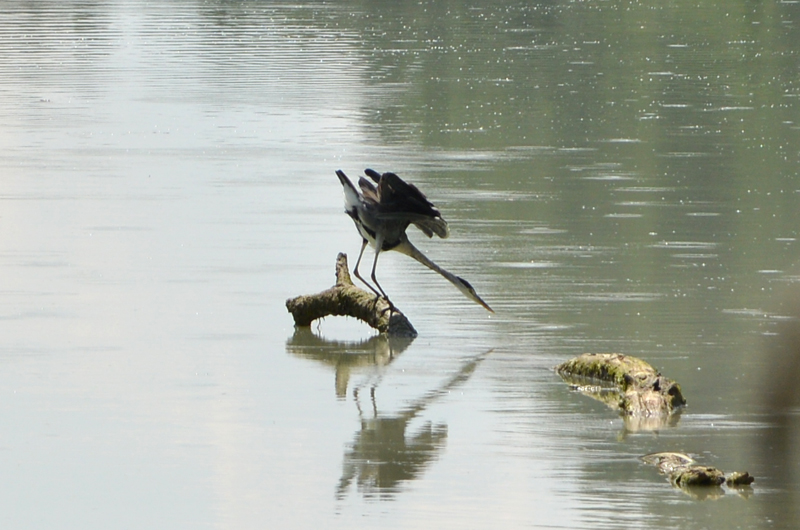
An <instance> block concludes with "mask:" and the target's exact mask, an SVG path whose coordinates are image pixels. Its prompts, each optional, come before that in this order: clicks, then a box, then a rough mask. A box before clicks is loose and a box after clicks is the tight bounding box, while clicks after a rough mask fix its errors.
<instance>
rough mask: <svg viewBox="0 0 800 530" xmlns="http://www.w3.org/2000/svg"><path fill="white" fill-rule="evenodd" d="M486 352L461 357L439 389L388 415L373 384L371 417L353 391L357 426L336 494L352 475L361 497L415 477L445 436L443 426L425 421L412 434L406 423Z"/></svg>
mask: <svg viewBox="0 0 800 530" xmlns="http://www.w3.org/2000/svg"><path fill="white" fill-rule="evenodd" d="M489 353H491V350H490V351H487V352H485V353H482V354H480V355H477V356H475V357H472V358H471V359H468V360H466V361H464V363H463V364H462V366H461V368H460V369H459V370H458V372H456V374H455V375H453V376H452V377H450V378H449V379H448V380H446V381H445V382H444V383H443V384H442V385H440V386H439V387H438V388H436V389H434V390H432V391H429V392H426V393H425V394H424V395H423V396H422V397H421V398H420V399H418V400H415V401H413V402H412V403H411V404H410V405H409V406H408V407H406V408H405V409H403V410H401V411H400V412H399V413H398V414H395V415H392V416H380V415H379V413H378V410H377V405H376V402H375V388H376V386H377V384H378V382H379V381H378V382H375V383H374V384H373V385H371V386H370V400H371V402H372V416H371V417H369V416H368V417H366V418H365V417H364V415H363V413H362V410H361V406H360V405H359V396H358V392H359V390H360V389H361V388H362V387H356V388H355V389H354V390H353V396H354V398H355V401H356V406H357V407H358V412H359V417H360V418H361V429H360V430H359V431H358V432H356V436H355V439H354V440H353V442H352V443H351V444H349V448H348V450H347V452H346V453H345V455H344V466H343V467H344V469H343V471H342V478H341V480H340V481H339V486H338V488H337V497H339V498H340V499H341V498H344V496H345V494H346V492H347V489H348V487H349V486H350V484H351V483H352V482H353V480H354V479H355V481H356V483H357V485H358V489H359V490H360V491H361V493H362V494H363V495H364V496H365V497H369V496H372V495H377V496H387V495H391V494H392V493H394V492H396V491H397V488H398V486H399V484H400V483H401V482H403V481H407V480H413V479H415V478H417V477H418V476H419V475H420V474H421V473H422V472H423V471H424V469H425V467H426V466H427V465H428V463H430V462H431V461H432V460H434V459H435V458H436V455H437V454H438V452H439V451H440V450H441V449H442V447H443V446H444V441H445V440H446V439H447V425H445V424H436V425H434V424H432V423H430V422H427V423H426V424H425V425H423V426H422V427H420V428H418V429H416V431H415V432H414V433H412V434H409V433H408V432H407V429H408V425H409V423H411V422H412V421H413V420H414V419H415V418H417V417H419V416H420V415H421V414H422V413H423V412H424V411H425V410H426V409H427V408H428V407H430V405H431V404H433V402H434V401H436V400H437V399H438V398H439V397H441V396H444V395H447V394H448V393H449V392H450V391H451V390H452V389H453V388H455V387H456V386H458V385H459V384H461V383H464V382H465V381H467V380H468V379H469V378H470V377H471V376H472V374H473V373H474V372H475V369H476V368H477V366H478V364H480V362H481V361H482V360H483V359H485V358H486V356H487V355H488V354H489Z"/></svg>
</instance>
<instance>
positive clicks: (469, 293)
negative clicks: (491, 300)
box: [453, 276, 494, 313]
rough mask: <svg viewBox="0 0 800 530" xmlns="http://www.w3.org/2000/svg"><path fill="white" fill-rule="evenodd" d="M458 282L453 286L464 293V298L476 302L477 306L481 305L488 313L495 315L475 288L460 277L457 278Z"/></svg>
mask: <svg viewBox="0 0 800 530" xmlns="http://www.w3.org/2000/svg"><path fill="white" fill-rule="evenodd" d="M456 279H457V280H458V281H457V282H453V284H454V285H455V286H456V287H457V288H458V290H459V291H461V292H462V293H464V296H466V297H467V298H469V299H470V300H472V301H473V302H475V303H476V304H480V305H481V306H483V307H484V308H485V309H486V310H487V311H489V312H491V313H494V309H492V308H491V307H489V304H487V303H486V302H484V301H483V298H481V297H480V296H478V293H476V292H475V288H474V287H472V285H471V284H470V283H469V282H468V281H467V280H465V279H464V278H462V277H460V276H456Z"/></svg>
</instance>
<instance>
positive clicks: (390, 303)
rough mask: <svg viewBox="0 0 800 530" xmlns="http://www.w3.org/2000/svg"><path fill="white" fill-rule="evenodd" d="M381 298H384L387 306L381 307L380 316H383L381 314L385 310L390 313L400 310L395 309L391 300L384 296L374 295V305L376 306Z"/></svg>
mask: <svg viewBox="0 0 800 530" xmlns="http://www.w3.org/2000/svg"><path fill="white" fill-rule="evenodd" d="M381 299H383V300H385V301H386V305H387V306H388V307H385V308H383V310H382V311H381V316H383V314H384V313H386V312H387V311H389V312H390V313H399V312H400V310H399V309H397V307H396V306H395V305H394V304H393V303H392V301H391V300H389V299H388V298H386V297H385V296H376V297H375V306H376V307H377V306H378V301H379V300H381Z"/></svg>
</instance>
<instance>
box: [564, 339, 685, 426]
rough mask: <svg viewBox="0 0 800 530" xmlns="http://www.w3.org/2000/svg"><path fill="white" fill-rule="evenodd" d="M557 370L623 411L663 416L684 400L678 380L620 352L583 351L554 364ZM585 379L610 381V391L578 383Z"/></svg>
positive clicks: (611, 405) (580, 388) (592, 394)
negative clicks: (572, 357)
mask: <svg viewBox="0 0 800 530" xmlns="http://www.w3.org/2000/svg"><path fill="white" fill-rule="evenodd" d="M556 371H558V373H559V375H561V377H562V378H563V379H564V380H565V381H567V382H568V383H571V384H573V385H574V386H575V387H576V388H578V389H579V390H583V391H584V393H585V394H587V395H589V396H590V397H594V398H595V399H599V400H601V401H603V402H605V403H606V404H608V405H609V406H610V407H612V408H616V409H619V410H620V411H621V412H622V413H623V414H625V415H630V416H638V417H666V416H669V415H670V414H672V413H673V412H675V411H676V410H677V409H678V408H680V407H682V406H683V405H685V404H686V400H685V399H684V397H683V394H682V393H681V387H680V385H678V383H676V382H675V381H673V380H671V379H667V378H666V377H664V376H662V375H661V374H660V373H658V371H656V369H655V368H653V367H652V366H650V365H649V364H648V363H646V362H645V361H643V360H641V359H638V358H636V357H631V356H628V355H622V354H621V353H584V354H583V355H580V356H578V357H575V358H574V359H570V360H569V361H567V362H565V363H562V364H560V365H558V366H556ZM586 379H590V380H599V381H602V382H605V383H610V384H613V385H614V388H613V389H612V390H611V391H610V392H609V391H608V389H606V391H605V392H603V388H601V387H588V389H587V387H586V386H584V385H580V383H581V382H585V380H586ZM587 390H589V391H588V392H587ZM592 390H595V391H594V392H593V391H592Z"/></svg>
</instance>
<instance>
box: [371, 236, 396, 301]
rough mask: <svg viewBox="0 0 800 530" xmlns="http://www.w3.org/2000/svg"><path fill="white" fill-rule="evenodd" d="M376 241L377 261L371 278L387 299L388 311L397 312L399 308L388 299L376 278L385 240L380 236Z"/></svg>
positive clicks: (373, 264) (373, 263)
mask: <svg viewBox="0 0 800 530" xmlns="http://www.w3.org/2000/svg"><path fill="white" fill-rule="evenodd" d="M375 241H376V245H375V260H374V261H373V262H372V274H371V275H370V278H372V281H373V282H375V285H376V286H377V287H378V289H379V290H380V292H381V295H383V297H384V298H385V299H386V301H387V302H388V303H389V307H388V309H387V310H388V311H396V310H397V308H396V307H395V306H394V304H393V303H392V301H391V300H389V297H388V296H386V292H384V290H383V287H381V284H380V283H378V278H376V277H375V268H376V267H377V266H378V256H379V255H380V253H381V250H380V248H381V246H382V245H383V238H382V237H380V236H379V237H377V238H376V240H375Z"/></svg>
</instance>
